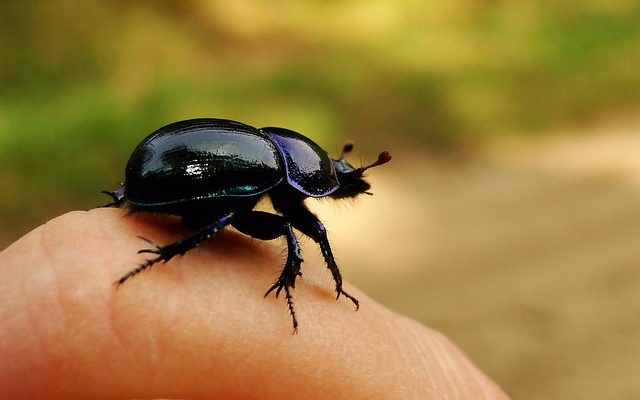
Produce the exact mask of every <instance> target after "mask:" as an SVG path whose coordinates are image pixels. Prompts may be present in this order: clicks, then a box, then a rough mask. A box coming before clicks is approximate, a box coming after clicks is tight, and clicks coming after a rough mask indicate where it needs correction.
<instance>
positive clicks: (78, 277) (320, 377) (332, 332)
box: [0, 209, 507, 400]
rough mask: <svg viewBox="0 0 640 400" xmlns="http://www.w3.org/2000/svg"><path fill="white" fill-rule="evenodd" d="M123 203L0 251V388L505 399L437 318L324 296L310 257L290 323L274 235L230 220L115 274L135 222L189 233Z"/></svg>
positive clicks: (128, 252) (10, 391)
mask: <svg viewBox="0 0 640 400" xmlns="http://www.w3.org/2000/svg"><path fill="white" fill-rule="evenodd" d="M125 215H126V213H125V212H124V211H123V210H117V209H98V210H92V211H90V212H72V213H69V214H65V215H63V216H61V217H58V218H56V219H54V220H52V221H50V222H48V223H47V224H45V225H43V226H41V227H39V228H36V229H35V230H34V231H32V232H30V233H29V234H27V235H25V236H24V237H23V238H21V239H20V240H18V241H17V242H16V243H14V244H13V245H11V246H10V247H9V248H7V249H5V250H4V251H3V252H2V253H0V305H1V306H0V398H11V399H38V398H49V399H53V398H65V399H77V398H92V399H107V398H109V399H126V398H184V399H187V398H188V399H205V398H206V399H271V398H273V399H276V398H278V399H282V398H292V399H295V398H305V399H332V400H335V399H343V398H344V399H373V398H377V399H383V398H384V399H418V398H419V399H449V400H451V399H507V396H506V395H505V394H504V393H503V392H502V391H501V390H500V389H499V388H498V387H497V386H496V385H495V384H494V383H493V382H491V381H490V380H489V379H488V378H487V377H486V376H485V375H484V374H483V373H482V372H480V371H479V370H478V369H477V368H476V367H475V366H474V365H473V364H472V363H471V362H470V361H469V360H468V359H467V358H466V357H465V355H464V354H462V353H461V351H460V350H458V349H457V348H456V347H455V345H453V344H452V343H451V342H450V341H448V340H447V339H446V338H445V337H444V336H443V335H441V334H440V333H438V332H436V331H433V330H431V329H428V328H425V327H424V326H422V325H420V324H418V323H417V322H414V321H412V320H409V319H407V318H404V317H402V316H399V315H397V314H395V313H393V312H391V311H389V310H387V309H385V308H384V307H382V306H381V305H379V304H377V303H375V302H374V301H373V300H371V299H370V298H368V297H367V296H366V295H364V294H363V293H361V292H359V291H358V290H357V289H354V288H353V287H352V286H350V285H349V284H348V283H347V284H345V289H346V290H347V291H348V292H349V293H351V294H353V295H354V296H355V297H357V298H358V299H359V300H360V306H361V307H360V310H359V311H358V312H354V308H353V305H352V304H351V303H350V302H349V301H347V300H345V299H340V300H339V301H337V302H336V301H335V295H334V292H333V282H332V280H331V277H330V274H329V272H328V271H327V270H326V268H325V267H324V266H323V265H317V264H314V263H313V262H305V263H304V264H303V268H302V271H303V274H304V276H303V278H302V279H299V280H298V282H297V284H296V289H295V290H294V301H295V305H296V310H297V312H298V320H299V322H300V327H299V332H298V334H297V335H292V334H291V331H292V327H291V319H290V317H289V315H288V314H287V307H286V305H285V302H284V300H283V298H282V297H281V298H280V299H279V300H276V299H275V298H274V297H273V296H269V297H268V298H267V299H264V298H263V297H262V295H263V294H264V292H265V290H266V289H267V288H268V287H269V286H270V284H271V283H272V282H273V281H274V280H275V279H276V278H277V276H278V274H279V272H280V269H281V267H282V265H283V259H282V253H281V250H280V249H279V246H274V245H273V244H269V243H264V242H260V241H258V240H252V239H250V238H247V237H245V236H242V235H240V234H237V233H234V232H224V233H222V234H219V235H218V236H217V237H215V238H213V239H212V240H209V241H208V242H207V243H205V244H204V245H203V246H201V247H200V248H198V249H195V250H193V251H191V252H190V253H188V254H187V255H186V256H184V257H177V258H175V259H173V260H171V261H170V262H169V263H167V264H159V265H156V266H154V267H153V268H151V269H150V270H148V271H145V272H143V273H142V274H140V275H138V276H136V277H134V278H132V279H131V280H130V281H127V282H126V283H125V284H124V285H123V286H122V287H120V288H119V289H116V288H115V287H114V285H113V282H114V281H115V280H116V279H117V278H118V277H119V276H120V275H121V274H123V273H124V272H126V271H127V270H128V269H130V268H133V267H135V266H136V263H138V262H141V261H142V260H143V256H144V255H138V254H136V251H137V250H139V249H140V248H143V247H145V246H146V243H145V242H143V241H142V240H140V239H138V238H137V237H136V235H143V236H145V237H148V238H152V239H153V240H154V241H156V242H158V243H162V244H165V243H168V242H170V241H172V240H175V239H177V238H180V237H182V236H184V234H185V231H184V230H182V228H180V226H179V224H178V223H176V221H173V220H166V219H164V220H162V219H158V218H155V217H151V216H143V215H137V216H125ZM274 244H276V245H278V244H280V243H277V242H274ZM303 256H304V255H303ZM307 258H308V259H310V260H311V259H313V258H314V257H312V256H311V255H308V257H307ZM343 268H346V267H343ZM399 290H401V288H399Z"/></svg>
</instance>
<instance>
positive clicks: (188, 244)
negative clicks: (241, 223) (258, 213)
mask: <svg viewBox="0 0 640 400" xmlns="http://www.w3.org/2000/svg"><path fill="white" fill-rule="evenodd" d="M233 216H234V214H233V213H227V214H225V215H223V216H221V217H219V218H218V219H216V220H215V221H214V222H213V223H211V224H209V225H207V226H206V227H205V228H203V229H201V230H199V231H197V232H196V233H195V234H193V235H191V236H188V237H186V238H184V239H181V240H178V241H176V242H173V243H170V244H167V245H165V246H158V245H156V244H154V243H153V242H151V241H150V240H149V239H145V238H143V237H140V239H143V240H144V241H146V242H147V243H149V244H150V245H152V246H153V248H150V249H142V250H138V254H142V253H151V254H157V255H158V256H157V257H154V258H151V259H148V260H146V261H145V262H143V263H142V264H140V265H138V266H137V267H136V268H134V269H132V270H131V271H129V272H127V273H126V274H124V275H122V276H121V277H120V279H118V280H117V281H116V282H115V285H117V286H120V285H122V284H123V283H124V282H125V281H126V280H127V279H129V278H131V277H133V276H134V275H137V274H139V273H140V272H142V271H144V270H145V269H147V268H149V267H151V266H152V265H154V264H156V263H159V262H167V261H169V260H171V259H172V258H173V257H175V256H181V255H184V254H185V253H186V252H188V251H189V250H191V249H193V248H195V247H197V246H199V245H200V244H202V242H204V241H205V240H207V239H209V238H210V237H211V236H213V235H215V234H216V232H218V231H219V230H220V229H222V228H224V227H225V226H226V225H228V224H229V223H231V219H232V218H233Z"/></svg>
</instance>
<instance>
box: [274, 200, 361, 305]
mask: <svg viewBox="0 0 640 400" xmlns="http://www.w3.org/2000/svg"><path fill="white" fill-rule="evenodd" d="M282 210H283V211H284V212H285V213H286V214H285V215H286V217H287V218H289V219H290V220H291V223H292V224H293V226H294V227H295V228H296V229H299V230H300V231H301V232H302V233H304V234H305V235H307V236H309V237H310V238H312V239H313V240H314V241H315V242H316V243H318V245H319V246H320V251H321V252H322V257H324V261H325V263H326V264H327V268H329V271H331V275H332V276H333V280H334V281H335V283H336V293H337V295H336V300H337V299H339V298H340V296H341V295H342V296H344V297H346V298H348V299H349V300H351V301H352V302H353V304H354V305H355V306H356V310H358V309H359V308H360V303H359V302H358V299H356V298H355V297H353V296H351V295H350V294H349V293H347V292H345V291H344V289H342V274H340V268H338V264H337V263H336V260H335V258H334V256H333V252H332V251H331V246H330V245H329V239H328V238H327V230H326V229H325V227H324V225H323V224H322V222H320V220H319V219H318V217H316V216H315V215H314V214H313V213H312V212H311V211H309V210H308V209H307V208H306V207H305V206H304V205H303V204H299V205H291V204H290V205H289V206H288V207H284V208H282Z"/></svg>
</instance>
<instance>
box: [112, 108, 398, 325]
mask: <svg viewBox="0 0 640 400" xmlns="http://www.w3.org/2000/svg"><path fill="white" fill-rule="evenodd" d="M352 149H353V145H351V144H347V145H345V146H344V148H343V150H342V154H341V156H340V158H338V159H337V160H334V159H332V158H330V157H329V155H328V154H327V152H326V151H325V150H323V149H322V148H321V147H320V146H318V145H317V144H316V143H314V142H313V141H311V140H310V139H309V138H307V137H305V136H303V135H301V134H299V133H297V132H294V131H291V130H289V129H284V128H274V127H268V128H261V129H256V128H254V127H251V126H249V125H245V124H243V123H240V122H235V121H231V120H226V119H211V118H200V119H190V120H185V121H179V122H175V123H172V124H169V125H167V126H165V127H162V128H160V129H158V130H157V131H155V132H153V133H152V134H150V135H149V136H147V137H146V138H145V139H144V140H143V141H142V142H141V143H140V144H139V145H138V147H136V149H135V150H134V151H133V153H132V154H131V157H130V158H129V162H128V163H127V167H126V172H125V180H124V183H123V184H121V185H120V187H118V188H117V189H115V190H113V191H104V192H103V193H106V194H108V195H110V196H111V197H112V198H113V202H111V203H108V204H105V205H104V207H119V206H121V205H125V206H127V207H128V208H129V209H130V210H131V211H132V212H140V211H143V212H154V213H163V214H170V215H175V216H178V217H180V218H181V222H182V224H183V225H184V226H185V227H186V228H188V229H190V230H193V231H195V233H194V234H193V235H191V236H188V237H186V238H184V239H181V240H178V241H176V242H174V243H170V244H167V245H165V246H157V245H155V244H153V243H152V242H151V241H150V240H148V239H145V238H142V239H143V240H145V241H147V242H148V243H150V244H151V245H152V246H153V248H150V249H142V250H140V251H138V253H152V254H156V255H157V256H156V257H154V258H151V259H148V260H146V261H145V262H143V263H142V264H140V265H139V266H138V267H137V268H135V269H133V270H131V271H129V272H127V273H126V274H124V275H122V277H120V279H118V280H117V281H116V283H115V284H116V285H121V284H123V283H124V282H125V281H126V280H127V279H129V278H131V277H132V276H134V275H136V274H138V273H139V272H141V271H143V270H145V269H147V268H149V267H151V266H152V265H154V264H156V263H158V262H167V261H169V260H170V259H171V258H173V257H174V256H177V255H183V254H185V253H186V252H188V251H189V250H191V249H193V248H194V247H196V246H198V245H200V244H201V243H202V242H204V241H205V240H207V239H209V238H210V237H211V236H213V235H214V234H215V233H216V232H218V231H219V230H220V229H222V228H224V227H225V226H226V225H231V226H233V227H234V228H236V229H237V230H239V231H240V232H242V233H244V234H246V235H249V236H251V237H253V238H257V239H261V240H271V239H275V238H278V237H280V236H284V237H285V238H286V240H287V249H288V253H287V261H286V263H285V266H284V269H283V270H282V273H281V274H280V277H279V278H278V280H277V281H276V282H275V283H274V284H273V286H271V287H270V288H269V290H267V292H266V293H265V297H266V296H267V295H268V294H269V293H271V292H272V291H273V290H276V297H278V296H279V294H280V291H281V290H283V289H284V292H285V296H286V300H287V305H288V307H289V312H290V313H291V317H292V319H293V329H294V332H296V331H297V327H298V321H297V320H296V315H295V310H294V307H293V300H292V296H291V293H290V291H289V288H294V287H295V280H296V278H297V277H298V276H299V275H301V272H300V264H301V262H302V261H303V260H302V257H301V255H300V245H299V244H298V239H297V238H296V235H295V233H294V231H293V228H296V229H297V230H299V231H300V232H302V233H304V234H305V235H307V236H309V237H310V238H312V239H313V240H314V241H315V242H316V243H318V245H319V246H320V250H321V252H322V255H323V257H324V259H325V262H326V263H327V266H328V268H329V270H330V271H331V274H332V275H333V279H334V280H335V283H336V292H337V297H336V299H338V298H339V297H340V295H344V296H345V297H347V298H349V299H350V300H351V301H352V302H353V304H354V305H355V306H356V310H357V309H358V307H359V305H358V300H356V299H355V298H354V297H353V296H351V295H350V294H348V293H347V292H345V291H344V290H343V289H342V276H341V275H340V270H339V269H338V265H337V264H336V261H335V260H334V257H333V253H332V251H331V247H330V246H329V241H328V239H327V233H326V230H325V227H324V226H323V225H322V223H321V222H320V221H319V220H318V218H317V217H316V216H315V215H314V214H313V213H311V211H309V209H308V208H307V207H306V206H305V205H304V203H303V201H304V199H305V198H307V197H316V198H318V197H331V198H334V199H341V198H349V197H355V196H357V195H359V194H361V193H367V194H370V193H368V192H367V190H368V189H369V188H370V186H369V184H368V183H367V182H366V181H365V180H364V179H363V173H364V171H365V170H367V169H368V168H371V167H374V166H376V165H381V164H384V163H386V162H388V161H389V160H391V156H390V155H389V153H388V152H386V151H385V152H382V153H381V154H380V155H379V156H378V159H377V160H376V161H375V162H374V163H372V164H370V165H368V166H366V167H360V168H354V167H353V166H352V165H351V164H349V163H348V162H347V161H346V160H345V159H344V156H345V154H347V153H348V152H350V151H351V150H352ZM263 196H269V197H270V199H271V202H272V204H273V207H274V209H275V210H276V211H277V212H279V213H280V214H281V215H276V214H272V213H268V212H264V211H255V210H254V207H255V206H256V204H257V203H258V201H259V200H260V199H261V198H262V197H263Z"/></svg>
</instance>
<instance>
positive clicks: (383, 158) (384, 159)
mask: <svg viewBox="0 0 640 400" xmlns="http://www.w3.org/2000/svg"><path fill="white" fill-rule="evenodd" d="M351 147H353V146H351ZM389 161H391V154H389V152H388V151H383V152H382V153H380V154H379V155H378V159H377V160H376V161H374V162H372V163H371V164H369V165H367V166H366V167H360V168H358V169H356V172H357V173H359V174H362V173H363V172H364V171H366V170H368V169H369V168H373V167H377V166H378V165H382V164H386V163H388V162H389Z"/></svg>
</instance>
